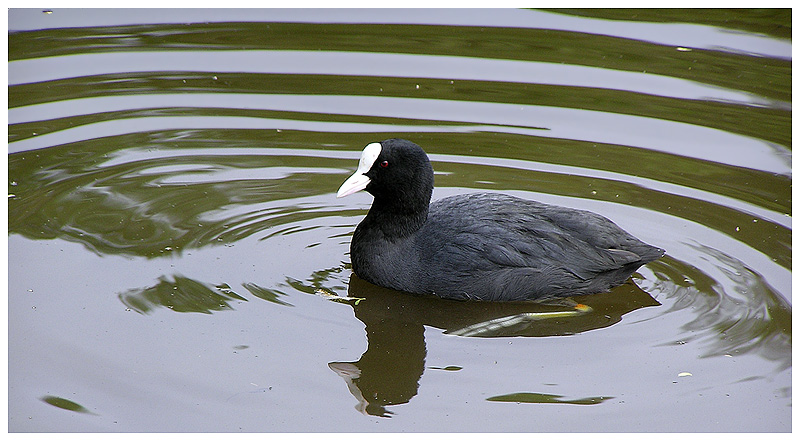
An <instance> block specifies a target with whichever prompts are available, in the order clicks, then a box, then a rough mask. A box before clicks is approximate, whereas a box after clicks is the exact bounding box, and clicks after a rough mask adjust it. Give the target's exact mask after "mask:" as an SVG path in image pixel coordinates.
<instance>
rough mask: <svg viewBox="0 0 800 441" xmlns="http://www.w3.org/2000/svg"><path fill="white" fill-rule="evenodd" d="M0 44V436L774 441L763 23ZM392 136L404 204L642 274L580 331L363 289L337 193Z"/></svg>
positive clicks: (786, 365)
mask: <svg viewBox="0 0 800 441" xmlns="http://www.w3.org/2000/svg"><path fill="white" fill-rule="evenodd" d="M9 30H10V33H9V64H8V75H9V87H8V97H9V98H8V103H9V110H8V143H9V144H8V149H9V152H8V193H9V195H8V227H9V235H8V260H9V264H8V278H9V282H8V307H9V313H8V332H9V338H8V345H9V347H8V360H9V362H8V369H9V371H8V372H9V374H8V381H9V384H8V397H9V398H8V399H9V402H8V403H9V407H8V409H9V430H10V431H12V432H29V431H67V432H71V431H160V432H161V431H167V432H171V431H233V432H236V431H325V432H364V431H393V432H394V431H478V432H483V431H498V432H504V431H523V432H537V431H559V432H571V431H623V432H626V431H637V432H638V431H768V432H773V431H777V432H785V431H790V430H791V404H792V394H791V365H792V362H791V349H792V348H791V323H792V318H791V315H792V309H791V290H792V282H791V267H792V257H791V238H792V228H791V225H792V218H791V214H792V213H791V211H792V205H791V183H792V176H791V175H792V169H791V156H792V155H791V62H792V60H791V40H790V38H791V11H790V10H735V11H729V10H712V11H703V10H690V11H686V10H670V11H659V10H592V11H586V10H574V11H573V10H562V11H527V10H522V11H519V10H446V11H443V10H314V9H309V10H213V11H212V10H159V11H152V10H133V11H125V10H103V9H98V10H90V11H88V10H60V9H56V10H52V11H42V10H39V9H36V10H34V9H15V10H10V11H9ZM391 137H402V138H407V139H410V140H412V141H414V142H416V143H418V144H420V145H421V146H423V148H425V149H426V151H427V152H428V153H429V155H430V157H431V160H432V162H433V166H434V169H435V171H436V190H435V192H434V199H436V198H441V197H444V196H448V195H452V194H458V193H467V192H473V191H484V190H487V191H497V192H503V193H508V194H512V195H515V196H519V197H523V198H527V199H534V200H539V201H542V202H547V203H555V204H559V205H564V206H570V207H576V208H582V209H588V210H591V211H594V212H597V213H600V214H602V215H605V216H607V217H609V218H611V219H612V220H614V221H615V222H616V223H617V224H619V225H620V226H621V227H623V228H624V229H626V230H627V231H629V232H631V233H632V234H634V235H635V236H637V237H639V238H641V239H642V240H644V241H645V242H648V243H651V244H653V245H656V246H658V247H661V248H664V249H666V250H667V255H666V256H665V257H664V258H662V259H660V260H658V261H656V262H653V263H650V264H648V265H646V266H644V267H642V268H641V269H640V270H639V271H638V272H637V273H636V274H635V275H634V277H633V278H632V281H630V282H629V283H627V284H625V285H623V286H621V287H619V288H617V289H614V290H613V291H611V292H610V293H605V294H599V295H595V296H588V297H583V298H576V299H575V300H576V301H579V302H581V303H584V304H586V305H588V306H590V307H591V311H589V312H585V313H582V314H572V315H570V314H564V313H563V312H564V307H563V306H558V305H536V304H524V303H523V304H488V303H470V302H453V301H444V300H438V299H431V298H426V297H417V296H410V295H407V294H403V293H398V292H393V291H389V290H385V289H380V288H377V287H375V286H372V285H370V284H368V283H366V282H363V281H361V280H358V278H357V277H355V276H354V275H353V274H352V272H351V269H350V266H349V255H348V253H349V243H350V237H351V235H352V232H353V229H354V228H355V226H356V225H357V224H358V222H359V221H360V220H361V218H362V217H363V216H364V214H365V213H366V210H367V208H368V207H369V205H370V203H371V197H370V196H369V195H368V194H366V193H359V194H356V195H353V196H350V197H347V198H344V199H337V198H336V197H335V192H336V190H337V189H338V187H339V185H340V184H341V183H342V182H343V181H344V180H345V179H346V178H347V177H348V176H349V175H350V174H351V173H352V171H353V170H354V169H355V167H356V163H357V160H358V157H359V154H360V151H361V149H363V147H364V146H365V145H366V144H368V143H371V142H374V141H380V140H383V139H386V138H391ZM529 312H539V313H545V314H538V315H530V314H527V313H529ZM548 313H551V314H548ZM530 317H537V318H538V319H537V320H534V319H529V318H530ZM526 318H528V319H526ZM476 415H479V416H480V418H476Z"/></svg>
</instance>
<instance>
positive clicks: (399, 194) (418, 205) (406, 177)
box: [337, 139, 433, 212]
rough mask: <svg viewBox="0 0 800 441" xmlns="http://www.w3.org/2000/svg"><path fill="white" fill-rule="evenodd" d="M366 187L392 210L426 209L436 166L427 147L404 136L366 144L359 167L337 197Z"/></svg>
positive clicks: (381, 203)
mask: <svg viewBox="0 0 800 441" xmlns="http://www.w3.org/2000/svg"><path fill="white" fill-rule="evenodd" d="M360 190H366V191H367V192H369V193H370V194H371V195H372V196H374V197H375V203H374V204H375V205H380V206H384V207H387V208H389V207H391V208H392V210H393V211H419V210H424V211H425V212H427V209H428V204H429V203H430V200H431V194H432V193H433V168H432V167H431V163H430V161H429V160H428V155H426V154H425V151H423V150H422V148H421V147H420V146H418V145H416V144H414V143H413V142H411V141H406V140H405V139H387V140H386V141H383V142H380V143H377V142H376V143H372V144H369V145H367V146H366V147H365V148H364V151H363V152H362V153H361V159H360V160H359V163H358V169H357V170H356V172H355V173H353V175H352V176H350V178H349V179H347V180H346V181H345V182H344V184H342V186H341V188H339V193H338V194H337V196H338V197H344V196H347V195H350V194H353V193H355V192H357V191H360Z"/></svg>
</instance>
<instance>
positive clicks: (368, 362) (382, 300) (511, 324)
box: [328, 275, 660, 417]
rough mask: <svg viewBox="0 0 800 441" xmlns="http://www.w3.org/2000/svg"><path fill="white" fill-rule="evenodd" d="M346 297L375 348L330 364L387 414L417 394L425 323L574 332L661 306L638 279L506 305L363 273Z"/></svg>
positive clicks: (491, 330)
mask: <svg viewBox="0 0 800 441" xmlns="http://www.w3.org/2000/svg"><path fill="white" fill-rule="evenodd" d="M333 299H334V300H336V298H333ZM339 299H343V300H341V301H343V302H346V303H349V304H350V306H351V307H352V308H353V311H354V312H355V316H356V318H358V319H359V320H360V321H361V322H363V323H364V325H365V326H366V333H367V343H368V346H367V350H366V351H365V352H364V354H362V355H361V358H360V359H359V360H358V361H353V362H342V361H335V362H331V363H328V366H329V367H330V368H331V370H333V371H334V372H336V373H337V374H338V375H339V376H340V377H341V378H342V379H343V380H344V381H345V383H346V384H347V388H348V389H349V391H350V393H351V394H352V395H353V396H354V397H355V398H356V399H357V400H358V404H357V405H356V409H357V410H358V411H359V412H361V413H364V414H366V415H374V416H381V417H389V416H391V414H392V412H391V411H388V410H387V409H386V407H387V406H393V405H398V404H404V403H408V402H409V401H410V400H411V399H412V398H413V397H414V396H415V395H416V394H417V390H418V388H419V380H420V378H421V377H422V374H423V371H424V369H425V356H426V352H427V350H426V346H425V326H428V327H432V328H437V329H441V330H443V331H444V332H445V333H447V334H454V335H462V336H470V337H514V336H517V337H546V336H558V335H571V334H576V333H580V332H585V331H589V330H592V329H600V328H604V327H607V326H611V325H613V324H614V323H617V322H619V321H620V320H621V319H622V316H623V315H624V314H627V313H629V312H631V311H634V310H636V309H639V308H644V307H648V306H658V305H660V304H659V303H658V302H657V301H656V300H654V299H653V298H652V297H650V296H649V295H648V294H647V293H645V292H644V291H642V290H641V289H639V288H638V287H637V286H636V285H635V284H634V283H633V282H630V281H629V282H628V283H626V284H624V285H622V286H619V287H617V288H615V289H613V290H612V291H611V292H608V293H602V294H594V295H590V296H581V297H574V298H572V299H566V300H564V301H561V302H558V303H531V302H513V303H498V302H464V301H455V300H443V299H439V298H434V297H430V296H416V295H410V294H405V293H399V292H397V291H394V290H390V289H385V288H381V287H378V286H375V285H372V284H370V283H368V282H365V281H363V280H361V279H359V278H358V277H357V276H355V275H352V276H351V278H350V284H349V288H348V297H346V298H341V297H340V298H339ZM344 299H346V300H344Z"/></svg>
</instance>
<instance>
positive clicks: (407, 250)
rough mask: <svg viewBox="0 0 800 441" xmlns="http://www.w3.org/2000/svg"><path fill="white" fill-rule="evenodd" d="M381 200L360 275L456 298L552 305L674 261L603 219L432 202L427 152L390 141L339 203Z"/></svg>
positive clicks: (495, 199) (510, 205)
mask: <svg viewBox="0 0 800 441" xmlns="http://www.w3.org/2000/svg"><path fill="white" fill-rule="evenodd" d="M360 190H366V191H367V192H369V193H370V194H372V196H373V197H374V200H373V202H372V207H371V208H370V209H369V212H368V213H367V216H366V217H365V218H364V220H362V221H361V223H360V224H358V227H356V230H355V233H354V234H353V238H352V241H351V243H350V258H351V261H352V266H353V271H354V272H355V273H356V275H357V276H358V277H360V278H362V279H364V280H366V281H368V282H371V283H373V284H375V285H380V286H383V287H386V288H392V289H396V290H400V291H406V292H410V293H417V294H433V295H436V296H439V297H442V298H447V299H472V300H487V301H522V300H543V299H552V298H559V297H568V296H574V295H583V294H592V293H597V292H603V291H608V290H609V289H610V288H611V287H614V286H617V285H620V284H622V283H623V282H625V281H626V280H627V279H628V277H630V275H631V274H632V273H633V272H634V271H635V270H636V269H637V268H639V267H640V266H641V265H644V264H645V263H647V262H650V261H653V260H655V259H658V258H660V257H661V256H663V255H664V250H662V249H660V248H656V247H653V246H650V245H648V244H646V243H644V242H642V241H640V240H639V239H637V238H635V237H633V236H631V235H630V234H628V233H627V232H625V231H623V230H622V229H621V228H619V227H618V226H617V225H615V224H614V223H613V222H611V221H610V220H608V219H606V218H605V217H603V216H600V215H598V214H595V213H591V212H588V211H583V210H575V209H571V208H564V207H558V206H554V205H548V204H543V203H539V202H534V201H529V200H525V199H520V198H517V197H513V196H508V195H504V194H497V193H475V194H463V195H457V196H451V197H447V198H444V199H441V200H438V201H436V202H434V203H432V204H431V203H430V200H431V194H432V193H433V168H432V167H431V163H430V161H429V160H428V156H427V155H426V154H425V152H424V151H423V150H422V148H421V147H420V146H418V145H416V144H414V143H413V142H411V141H406V140H404V139H387V140H386V141H383V142H380V143H377V142H376V143H372V144H369V145H367V146H366V148H364V151H363V152H362V154H361V159H360V160H359V163H358V169H357V170H356V172H355V173H354V174H353V175H352V176H351V177H350V178H348V179H347V180H346V181H345V182H344V183H343V184H342V186H341V188H339V192H338V194H337V197H344V196H347V195H350V194H353V193H355V192H357V191H360Z"/></svg>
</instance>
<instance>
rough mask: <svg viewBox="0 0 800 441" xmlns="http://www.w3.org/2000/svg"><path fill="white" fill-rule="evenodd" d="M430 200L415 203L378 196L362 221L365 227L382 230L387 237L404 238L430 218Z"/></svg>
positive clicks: (391, 238)
mask: <svg viewBox="0 0 800 441" xmlns="http://www.w3.org/2000/svg"><path fill="white" fill-rule="evenodd" d="M423 202H424V203H423ZM429 202H430V200H425V201H420V203H418V204H416V205H414V204H408V203H407V202H406V203H400V202H399V201H397V200H388V199H382V198H376V199H375V200H374V201H373V203H372V207H371V208H370V210H369V213H367V216H366V217H365V218H364V220H363V221H362V223H363V224H364V227H367V228H369V229H373V230H374V231H376V232H377V231H380V232H381V234H382V235H383V236H384V237H385V238H386V239H389V240H397V239H402V238H404V237H407V236H409V235H411V234H414V233H415V232H416V231H418V230H419V229H420V228H422V225H423V224H424V223H425V221H426V220H427V219H428V204H429Z"/></svg>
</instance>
